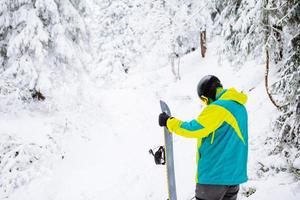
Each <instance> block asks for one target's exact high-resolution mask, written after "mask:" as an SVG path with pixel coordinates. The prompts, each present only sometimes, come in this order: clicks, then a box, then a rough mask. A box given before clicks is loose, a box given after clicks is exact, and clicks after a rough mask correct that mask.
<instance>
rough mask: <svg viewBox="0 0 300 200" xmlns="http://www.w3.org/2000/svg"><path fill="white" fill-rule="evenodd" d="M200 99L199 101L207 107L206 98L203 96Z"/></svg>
mask: <svg viewBox="0 0 300 200" xmlns="http://www.w3.org/2000/svg"><path fill="white" fill-rule="evenodd" d="M200 99H201V101H202V102H203V103H204V104H205V105H208V102H209V101H208V98H207V97H205V96H203V95H202V96H200Z"/></svg>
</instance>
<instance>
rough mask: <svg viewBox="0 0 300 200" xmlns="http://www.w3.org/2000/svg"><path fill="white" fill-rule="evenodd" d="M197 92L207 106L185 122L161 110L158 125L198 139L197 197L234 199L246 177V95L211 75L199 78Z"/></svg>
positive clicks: (216, 199)
mask: <svg viewBox="0 0 300 200" xmlns="http://www.w3.org/2000/svg"><path fill="white" fill-rule="evenodd" d="M197 92H198V96H199V98H200V99H201V101H202V102H203V103H204V104H206V105H207V106H206V107H205V108H204V109H203V111H202V112H201V114H200V115H199V116H198V117H197V118H196V119H194V120H192V121H190V122H184V121H181V120H179V119H176V118H174V117H170V116H168V115H167V114H166V113H161V114H160V115H159V125H160V126H166V127H167V128H168V129H169V131H170V132H173V133H176V134H178V135H181V136H184V137H187V138H197V139H198V145H197V146H198V148H197V176H196V183H197V184H196V199H198V200H199V199H200V200H235V199H236V198H237V194H238V191H239V184H241V183H244V182H246V181H247V158H248V118H247V110H246V108H245V107H244V105H245V103H246V101H247V96H246V95H245V94H243V93H240V92H238V91H236V90H235V89H234V88H230V89H223V86H222V84H221V82H220V80H219V79H218V78H217V77H216V76H213V75H207V76H205V77H203V78H202V79H201V80H200V82H199V84H198V87H197Z"/></svg>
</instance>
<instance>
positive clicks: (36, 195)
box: [0, 44, 300, 200]
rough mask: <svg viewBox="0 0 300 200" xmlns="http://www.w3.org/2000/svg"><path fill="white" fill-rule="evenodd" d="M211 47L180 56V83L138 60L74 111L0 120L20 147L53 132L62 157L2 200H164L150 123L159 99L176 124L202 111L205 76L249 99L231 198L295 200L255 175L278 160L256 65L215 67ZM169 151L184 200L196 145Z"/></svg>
mask: <svg viewBox="0 0 300 200" xmlns="http://www.w3.org/2000/svg"><path fill="white" fill-rule="evenodd" d="M214 49H216V48H215V47H214V46H212V44H210V45H209V46H208V55H207V57H206V58H205V59H203V58H201V57H200V52H199V51H196V52H194V53H191V54H189V55H187V56H185V57H184V58H182V59H181V65H180V70H181V77H182V79H181V80H180V81H174V78H173V76H172V74H171V69H170V66H166V67H164V68H160V69H159V68H158V67H156V66H152V64H151V62H146V63H144V64H143V65H144V66H142V67H140V68H136V69H134V70H133V71H131V72H130V74H129V75H128V77H126V78H124V79H121V80H118V77H115V78H112V79H111V80H110V81H108V82H107V83H106V86H105V88H104V87H99V86H96V85H89V88H86V90H87V91H86V92H85V94H88V95H87V96H85V98H84V100H82V101H81V103H79V104H78V106H73V107H71V108H68V109H64V110H58V111H55V112H54V111H53V112H52V111H51V112H38V113H36V112H34V111H32V112H28V113H25V114H24V113H23V114H21V115H13V114H12V115H13V116H5V117H1V119H0V124H1V126H0V127H1V128H0V131H1V132H0V133H1V134H4V133H7V134H13V135H15V136H16V137H18V138H21V139H22V140H24V141H29V142H32V141H35V142H36V143H38V144H42V143H43V142H44V143H45V141H47V139H45V138H46V137H45V136H47V135H53V133H55V134H54V135H55V136H57V140H58V141H59V144H58V146H59V147H60V148H61V150H60V151H59V152H60V153H61V154H62V155H63V159H56V160H55V162H54V161H53V159H49V164H45V166H46V167H47V168H49V170H47V171H46V172H44V173H41V174H40V175H39V176H38V177H37V178H35V179H33V180H32V181H30V183H29V184H25V185H24V186H22V187H20V188H19V189H16V190H15V192H14V193H13V194H11V195H10V196H9V197H8V199H10V200H41V199H43V200H66V199H72V200H96V199H97V200H99V199H109V200H114V199H116V200H117V199H145V200H147V199H149V200H150V199H154V200H159V199H167V186H166V177H165V176H166V175H165V167H164V166H156V165H155V164H154V161H153V158H152V156H150V155H149V154H148V150H149V149H150V148H153V147H156V146H159V145H162V144H163V130H162V128H160V127H159V126H158V119H157V118H158V114H159V113H160V107H159V99H163V100H165V101H166V102H167V103H168V104H169V106H170V108H171V112H172V114H173V115H174V116H176V117H178V118H180V119H183V120H190V119H192V118H194V117H196V116H197V115H198V114H199V112H200V111H201V109H202V106H201V102H200V101H199V99H198V97H197V94H196V85H197V83H198V81H199V80H200V78H201V77H202V76H204V75H207V74H214V75H217V76H218V77H219V78H220V79H221V80H222V82H223V85H224V87H225V88H229V87H236V88H237V89H238V90H242V91H244V92H245V93H247V94H248V95H249V101H248V103H247V109H248V111H249V142H250V147H249V149H250V152H249V182H248V183H246V184H243V185H242V186H241V190H240V191H241V192H240V196H239V199H255V200H260V199H261V200H268V199H270V200H271V199H272V200H274V199H289V200H294V199H295V200H296V199H299V198H300V185H299V182H295V180H294V179H293V177H291V176H290V175H289V174H288V173H280V174H279V175H278V174H277V175H276V176H273V175H272V174H268V175H267V176H263V175H262V174H258V172H257V171H259V167H260V165H259V164H258V162H279V161H276V160H274V157H269V156H268V150H270V148H271V147H270V145H269V146H268V145H265V139H266V138H267V137H268V136H270V134H272V132H271V131H270V130H271V124H270V121H271V120H272V119H273V118H274V117H275V116H276V111H275V109H274V108H273V106H272V105H271V103H270V102H269V100H268V98H267V96H266V93H265V91H264V84H263V81H264V79H263V78H264V67H263V66H262V65H257V64H255V63H254V62H248V63H246V65H245V66H244V67H243V68H241V70H237V69H234V68H232V67H230V65H229V64H228V63H222V65H221V64H220V63H218V62H217V61H218V59H217V55H215V54H214V52H213V51H210V50H214ZM143 67H145V68H143ZM145 69H147V70H145ZM153 69H154V70H153ZM79 102H80V101H79ZM174 153H175V169H176V181H177V193H178V194H177V196H178V199H179V200H182V199H185V200H188V199H191V198H192V197H193V195H194V188H195V183H194V179H195V172H196V160H195V153H196V141H195V140H192V139H186V138H182V137H179V136H176V135H175V136H174ZM50 162H51V163H50ZM249 188H253V189H255V190H256V192H255V193H254V194H252V195H251V196H250V197H249V198H247V197H245V195H243V194H242V193H245V192H246V191H248V190H249Z"/></svg>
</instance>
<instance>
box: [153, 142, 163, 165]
mask: <svg viewBox="0 0 300 200" xmlns="http://www.w3.org/2000/svg"><path fill="white" fill-rule="evenodd" d="M153 150H154V149H153ZM153 150H152V149H150V150H149V153H150V154H151V155H152V156H153V157H154V161H155V164H156V165H165V164H166V153H165V147H163V146H160V147H158V149H157V151H156V152H155V153H153Z"/></svg>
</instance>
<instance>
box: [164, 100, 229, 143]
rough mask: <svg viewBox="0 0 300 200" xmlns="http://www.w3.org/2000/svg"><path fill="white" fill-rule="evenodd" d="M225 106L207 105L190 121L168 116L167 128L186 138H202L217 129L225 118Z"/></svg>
mask: <svg viewBox="0 0 300 200" xmlns="http://www.w3.org/2000/svg"><path fill="white" fill-rule="evenodd" d="M226 114H227V112H226V110H225V108H223V107H221V106H218V105H209V106H207V107H206V108H205V109H204V110H203V111H202V112H201V114H200V115H199V116H198V117H197V119H193V120H192V121H190V122H185V121H181V120H179V119H176V118H170V119H168V121H167V128H168V129H169V131H170V132H173V133H175V134H177V135H181V136H183V137H187V138H204V137H207V136H208V135H209V134H210V133H212V132H214V131H215V130H216V129H218V128H219V127H220V126H221V125H222V123H223V122H224V120H225V118H226Z"/></svg>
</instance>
